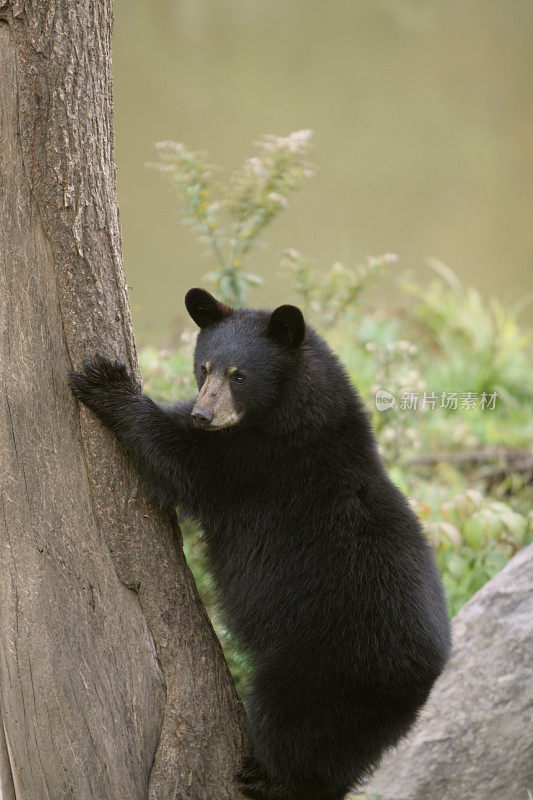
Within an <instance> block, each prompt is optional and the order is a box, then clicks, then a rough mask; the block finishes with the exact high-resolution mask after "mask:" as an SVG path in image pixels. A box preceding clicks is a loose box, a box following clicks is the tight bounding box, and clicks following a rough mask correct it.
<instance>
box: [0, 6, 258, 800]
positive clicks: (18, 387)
mask: <svg viewBox="0 0 533 800" xmlns="http://www.w3.org/2000/svg"><path fill="white" fill-rule="evenodd" d="M111 32H112V9H111V0H76V2H72V0H47V2H42V0H27V2H21V0H16V1H15V2H12V0H7V1H6V0H0V405H1V411H0V796H2V797H3V798H7V800H12V799H13V798H17V800H43V798H48V800H62V798H67V797H72V798H75V800H86V798H95V799H96V800H137V798H139V800H145V798H147V797H149V798H151V799H152V800H167V798H183V799H185V798H187V800H196V799H198V800H213V799H214V798H217V800H219V798H220V800H229V799H230V798H237V797H240V794H239V792H238V790H237V789H236V787H235V785H234V782H233V773H234V772H235V770H236V768H237V766H238V764H239V761H240V753H241V752H242V749H243V747H244V734H243V730H244V727H243V713H242V708H241V706H240V704H239V702H238V699H237V697H236V693H235V690H234V687H233V683H232V681H231V677H230V675H229V672H228V670H227V667H226V664H225V662H224V659H223V655H222V651H221V648H220V645H219V643H218V641H217V639H216V637H215V635H214V633H213V630H212V628H211V626H210V624H209V621H208V619H207V616H206V614H205V611H204V608H203V606H202V604H201V601H200V600H199V598H198V595H197V592H196V589H195V586H194V581H193V579H192V576H191V573H190V571H189V569H188V568H187V565H186V563H185V560H184V557H183V553H182V550H181V546H180V543H181V539H180V532H179V529H178V527H177V523H176V520H175V518H168V517H164V516H163V515H162V514H161V513H160V512H158V511H157V510H156V509H154V507H153V506H152V505H151V504H150V503H149V502H148V501H147V499H146V497H145V494H144V491H143V487H142V486H141V485H139V483H138V480H137V476H136V474H135V473H134V471H133V470H132V468H131V467H130V465H129V463H128V462H127V461H126V460H125V458H124V457H123V455H122V453H121V452H120V450H119V449H118V446H117V444H116V442H115V441H114V440H113V438H112V437H111V436H110V435H109V434H108V433H107V432H106V431H105V430H103V429H102V428H101V427H100V425H99V423H98V422H97V421H96V420H95V419H94V418H92V417H91V416H90V414H88V413H87V412H86V411H85V410H84V409H80V408H79V407H78V406H77V405H76V403H75V402H74V400H73V398H72V397H71V396H70V393H69V391H68V387H67V375H68V371H69V369H70V368H72V366H78V365H79V364H80V362H81V360H82V359H83V358H84V357H87V356H92V355H93V354H94V352H95V351H96V350H101V351H103V352H104V353H107V354H110V355H115V356H116V357H118V358H120V359H121V360H123V361H125V362H126V363H127V364H128V365H129V367H130V368H131V370H132V371H133V372H134V373H135V374H136V375H137V376H138V367H137V363H136V356H135V346H134V342H133V334H132V326H131V320H130V312H129V307H128V300H127V295H126V287H125V283H124V276H123V271H122V260H121V243H120V225H119V219H118V209H117V204H116V195H115V166H114V142H113V113H112V81H111V49H110V39H111Z"/></svg>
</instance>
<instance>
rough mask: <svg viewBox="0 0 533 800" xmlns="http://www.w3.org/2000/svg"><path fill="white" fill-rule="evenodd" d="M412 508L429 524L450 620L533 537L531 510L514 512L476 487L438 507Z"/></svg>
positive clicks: (429, 532) (427, 527) (420, 506)
mask: <svg viewBox="0 0 533 800" xmlns="http://www.w3.org/2000/svg"><path fill="white" fill-rule="evenodd" d="M413 505H414V508H415V510H416V511H417V513H418V515H419V516H420V518H421V519H422V520H423V521H426V530H427V532H428V535H429V538H430V541H431V543H432V544H433V547H434V549H435V552H436V555H437V563H438V565H439V568H440V570H441V572H442V576H443V581H444V586H445V589H446V595H447V598H448V605H449V609H450V614H451V615H452V616H453V615H454V614H456V613H457V611H458V610H459V609H460V608H461V606H462V605H464V603H465V602H466V601H467V600H468V599H469V598H470V597H471V596H472V595H473V594H474V593H475V592H477V591H478V589H481V587H482V586H483V585H484V584H485V583H486V582H487V581H488V580H490V578H492V577H493V576H494V575H495V574H496V573H497V572H499V571H500V570H501V569H502V568H503V567H504V566H505V564H506V563H507V561H508V560H509V559H510V558H511V557H512V556H513V555H514V554H515V553H516V552H517V551H518V550H519V549H520V548H521V547H523V546H524V545H525V544H526V543H528V542H529V541H531V538H532V534H533V512H530V513H529V515H528V516H526V515H525V514H522V513H519V512H517V511H513V509H512V508H511V507H510V506H509V505H508V504H506V503H502V502H500V501H497V500H493V499H491V498H487V497H485V496H484V495H483V493H482V492H480V491H479V490H476V489H468V490H466V491H464V492H460V493H459V494H456V495H455V496H454V497H453V498H452V499H451V500H448V501H446V502H444V503H442V504H441V505H440V507H439V508H438V509H431V508H430V507H429V506H427V505H426V504H424V503H416V502H415V503H413Z"/></svg>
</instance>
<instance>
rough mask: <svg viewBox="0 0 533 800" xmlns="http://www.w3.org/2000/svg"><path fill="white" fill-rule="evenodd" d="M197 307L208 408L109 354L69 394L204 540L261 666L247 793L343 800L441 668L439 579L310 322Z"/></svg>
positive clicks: (280, 313)
mask: <svg viewBox="0 0 533 800" xmlns="http://www.w3.org/2000/svg"><path fill="white" fill-rule="evenodd" d="M185 302H186V306H187V309H188V311H189V314H190V315H191V317H192V318H193V320H194V321H195V322H196V323H197V324H198V325H199V327H200V332H199V335H198V340H197V344H196V351H195V356H194V371H195V375H196V380H197V382H198V388H199V394H198V396H197V398H196V399H193V400H190V401H189V402H184V403H178V404H177V405H175V406H161V405H157V404H156V403H154V402H153V401H152V400H150V399H149V398H148V397H146V395H144V394H143V393H142V391H141V389H140V388H139V387H138V386H137V385H136V383H135V382H134V381H133V380H132V378H131V377H130V376H129V375H128V373H127V372H126V369H125V367H124V366H123V365H122V364H120V363H118V362H116V361H110V360H108V359H107V358H104V357H103V356H97V357H96V358H95V359H94V360H93V361H90V362H85V363H84V364H83V370H82V371H81V372H74V373H72V374H71V378H70V385H71V388H72V391H73V393H74V394H75V396H76V397H77V398H78V399H79V400H80V401H81V402H82V403H85V405H86V406H88V407H89V408H90V409H91V410H92V411H93V412H94V413H95V414H96V415H97V416H98V417H99V418H100V419H101V420H102V422H103V423H104V425H106V426H107V427H108V428H110V429H111V430H112V431H113V432H114V433H115V435H116V436H117V437H118V438H119V440H120V441H121V442H122V444H123V446H124V447H125V448H126V450H127V451H128V453H129V454H130V455H131V458H132V459H133V460H134V462H135V463H136V465H137V466H138V468H139V470H140V472H141V473H142V475H143V476H144V479H145V481H146V482H147V485H148V487H149V489H150V490H151V492H152V493H153V495H154V496H155V498H156V499H157V500H158V502H159V503H160V504H161V505H163V506H167V507H172V506H175V505H179V506H180V508H181V509H182V510H183V511H184V512H185V513H187V514H189V515H191V516H192V517H194V518H196V519H197V520H198V521H199V522H200V523H201V525H202V527H203V529H204V531H205V539H206V546H207V553H208V558H209V561H210V564H211V568H212V572H213V575H214V577H215V579H216V583H217V585H218V589H219V591H220V598H221V602H222V606H223V609H224V611H225V613H226V617H227V621H228V625H229V627H230V628H231V630H232V631H233V632H234V634H235V635H236V637H237V638H238V640H239V641H240V642H241V644H242V645H243V646H244V647H245V648H246V649H247V651H248V653H249V654H250V657H251V661H252V664H253V665H254V675H253V679H252V683H251V687H250V694H249V697H248V701H247V710H248V723H249V732H250V739H251V744H252V755H250V756H248V757H247V758H246V759H245V761H244V764H243V768H242V770H241V772H240V773H239V776H238V778H239V781H240V786H241V789H242V792H243V793H244V794H245V795H247V796H248V797H252V798H260V799H261V800H341V798H343V797H344V795H345V793H346V792H347V791H348V790H349V789H350V788H352V787H354V786H357V785H358V784H359V785H360V783H361V781H362V780H363V779H364V778H366V777H367V776H368V775H369V773H370V771H371V770H372V768H373V767H375V766H376V764H377V763H378V761H379V759H380V756H381V755H382V753H383V751H384V750H385V749H386V748H388V747H390V746H392V745H394V744H395V743H396V742H397V741H398V740H399V739H400V737H401V736H403V735H404V734H405V733H406V732H407V731H408V730H409V728H410V727H411V725H412V724H413V722H414V721H415V718H416V716H417V713H418V711H419V710H420V708H421V706H422V705H423V703H424V702H425V700H426V698H427V696H428V694H429V691H430V689H431V686H432V685H433V683H434V681H435V679H436V678H437V676H438V675H439V673H440V672H441V671H442V669H443V666H444V664H445V662H446V658H447V655H448V650H449V646H450V635H449V626H448V618H447V614H446V608H445V603H444V598H443V592H442V587H441V582H440V578H439V575H438V572H437V569H436V567H435V564H434V561H433V558H432V554H431V552H430V548H429V547H428V545H427V543H426V540H425V538H424V535H423V533H422V532H421V530H420V525H419V523H418V521H417V518H416V516H415V514H414V513H413V511H412V510H411V509H410V507H409V505H408V504H407V502H406V500H405V498H404V497H403V495H402V494H401V493H400V492H399V491H398V489H397V488H396V487H395V486H394V484H393V483H391V481H390V480H389V478H388V477H387V475H386V473H385V469H384V467H383V464H382V462H381V460H380V457H379V455H378V452H377V448H376V442H375V439H374V436H373V433H372V430H371V427H370V424H369V421H368V418H367V415H366V413H365V410H364V409H363V406H362V404H361V401H360V399H359V397H358V395H357V393H356V392H355V390H354V389H353V388H352V386H351V385H350V382H349V380H348V377H347V376H346V373H345V372H344V370H343V368H342V367H341V366H340V364H339V362H338V361H337V359H336V357H335V356H334V355H333V353H332V352H331V351H330V350H329V348H328V346H327V345H326V343H325V342H324V341H323V339H321V338H320V337H319V336H318V335H317V334H316V333H315V332H314V331H313V330H312V329H311V328H310V327H308V326H306V324H305V322H304V318H303V316H302V313H301V311H300V310H299V309H298V308H296V307H295V306H290V305H284V306H280V307H279V308H277V309H276V310H275V311H273V312H269V311H264V310H253V309H247V308H239V309H232V308H230V307H229V306H227V305H224V304H223V303H220V302H218V301H217V300H216V299H215V298H214V297H212V296H211V295H210V294H209V293H208V292H206V291H204V290H203V289H191V290H190V291H189V292H188V293H187V296H186V301H185Z"/></svg>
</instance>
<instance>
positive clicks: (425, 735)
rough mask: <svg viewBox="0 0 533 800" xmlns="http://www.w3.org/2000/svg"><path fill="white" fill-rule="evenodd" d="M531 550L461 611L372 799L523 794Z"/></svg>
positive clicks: (532, 760)
mask: <svg viewBox="0 0 533 800" xmlns="http://www.w3.org/2000/svg"><path fill="white" fill-rule="evenodd" d="M532 578H533V545H530V546H529V547H527V548H525V549H524V550H522V551H520V552H519V553H518V554H517V555H516V556H515V557H514V558H513V559H512V560H511V561H510V562H509V564H507V566H506V567H505V568H504V569H503V570H502V571H501V572H500V573H499V574H498V575H496V576H495V577H494V578H493V579H492V580H491V581H489V583H487V584H486V585H485V586H484V587H483V588H482V589H481V590H480V591H479V592H477V594H476V595H474V597H472V599H471V600H470V601H469V602H468V603H467V604H466V605H465V606H464V607H463V608H462V609H461V611H460V612H459V613H458V614H457V616H456V617H455V619H454V622H453V641H454V645H453V650H452V656H451V659H450V662H449V664H448V666H447V667H446V669H445V671H444V673H443V674H442V675H441V677H440V678H439V680H438V681H437V683H436V684H435V686H434V688H433V691H432V693H431V696H430V698H429V701H428V703H427V705H426V706H425V708H424V710H423V712H422V714H421V715H420V719H419V721H418V723H417V725H416V727H415V729H414V730H413V731H412V733H411V734H410V736H409V737H408V738H407V739H406V740H405V741H404V742H403V743H401V744H400V745H399V746H398V748H396V749H395V750H394V751H392V752H391V753H389V754H388V755H387V756H386V758H385V759H384V760H383V762H382V765H381V767H380V769H379V770H378V771H377V772H376V773H375V775H374V776H373V778H372V781H371V784H370V785H369V786H368V787H367V788H366V791H367V792H368V795H369V797H370V798H373V797H374V796H375V795H376V796H377V797H379V799H380V800H526V799H527V797H528V791H529V792H531V793H532V794H533V748H532V740H533V724H532V723H533V714H532V707H533V680H532V669H531V667H532V665H533V580H532Z"/></svg>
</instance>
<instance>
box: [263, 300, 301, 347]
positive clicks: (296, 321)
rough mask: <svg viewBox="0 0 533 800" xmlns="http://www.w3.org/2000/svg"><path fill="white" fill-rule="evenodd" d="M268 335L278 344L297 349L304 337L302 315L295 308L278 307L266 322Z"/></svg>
mask: <svg viewBox="0 0 533 800" xmlns="http://www.w3.org/2000/svg"><path fill="white" fill-rule="evenodd" d="M268 335H269V336H270V338H271V339H273V340H274V341H275V342H278V344H284V345H286V346H287V347H299V346H300V345H301V343H302V341H303V338H304V336H305V321H304V315H303V314H302V312H301V311H300V309H299V308H297V307H296V306H279V307H278V308H276V309H275V310H274V311H273V312H272V314H271V315H270V319H269V320H268Z"/></svg>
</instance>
